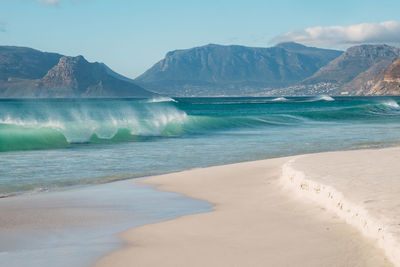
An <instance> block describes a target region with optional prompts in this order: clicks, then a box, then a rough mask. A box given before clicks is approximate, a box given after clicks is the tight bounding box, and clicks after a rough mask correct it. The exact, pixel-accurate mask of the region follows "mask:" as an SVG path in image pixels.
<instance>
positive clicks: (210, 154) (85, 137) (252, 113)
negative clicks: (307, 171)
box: [0, 96, 400, 196]
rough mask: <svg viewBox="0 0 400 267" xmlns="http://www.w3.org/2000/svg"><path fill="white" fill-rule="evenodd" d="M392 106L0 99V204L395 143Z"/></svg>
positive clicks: (324, 99)
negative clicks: (21, 196) (16, 197)
mask: <svg viewBox="0 0 400 267" xmlns="http://www.w3.org/2000/svg"><path fill="white" fill-rule="evenodd" d="M398 101H400V98H399V97H334V98H332V97H329V96H320V97H304V98H177V99H175V100H172V99H168V98H163V99H152V100H146V99H80V100H79V99H52V100H48V99H42V100H29V99H27V100H13V99H8V100H0V151H1V152H0V195H2V196H9V195H13V194H18V193H27V192H41V191H49V190H50V191H51V190H58V189H62V188H69V187H76V186H81V185H89V184H99V183H105V182H110V181H116V180H122V179H127V178H134V177H142V176H148V175H154V174H161V173H167V172H173V171H178V170H184V169H189V168H193V167H205V166H210V165H218V164H227V163H233V162H241V161H249V160H256V159H266V158H272V157H279V156H288V155H294V154H301V153H310V152H320V151H328V150H342V149H356V148H368V147H383V146H392V145H397V144H399V143H400V134H399V133H400V132H399V130H400V107H399V105H398Z"/></svg>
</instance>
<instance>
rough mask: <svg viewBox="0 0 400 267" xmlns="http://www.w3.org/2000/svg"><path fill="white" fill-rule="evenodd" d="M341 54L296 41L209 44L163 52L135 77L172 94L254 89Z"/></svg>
mask: <svg viewBox="0 0 400 267" xmlns="http://www.w3.org/2000/svg"><path fill="white" fill-rule="evenodd" d="M340 54H342V52H341V51H336V50H328V49H320V48H313V47H306V46H303V45H300V44H296V43H283V44H279V45H277V46H275V47H270V48H257V47H245V46H238V45H229V46H223V45H215V44H209V45H205V46H201V47H195V48H191V49H185V50H175V51H171V52H168V53H167V55H166V56H165V58H164V59H162V60H161V61H159V62H158V63H156V64H155V65H154V66H153V67H152V68H150V69H149V70H147V71H146V72H145V73H144V74H142V75H140V76H139V77H138V78H136V79H135V81H136V82H137V83H138V84H140V85H143V86H145V87H146V88H150V89H151V90H154V91H156V92H159V93H164V94H168V95H172V96H174V95H175V96H199V95H203V96H204V95H246V94H256V93H259V92H260V91H262V90H264V89H265V88H279V87H283V86H287V85H292V84H296V83H297V82H299V81H301V80H303V79H305V78H307V77H309V76H310V75H312V74H314V73H315V72H316V71H317V70H318V69H319V68H320V67H322V66H324V65H325V64H327V63H328V62H330V61H331V60H332V59H334V58H336V57H338V56H339V55H340Z"/></svg>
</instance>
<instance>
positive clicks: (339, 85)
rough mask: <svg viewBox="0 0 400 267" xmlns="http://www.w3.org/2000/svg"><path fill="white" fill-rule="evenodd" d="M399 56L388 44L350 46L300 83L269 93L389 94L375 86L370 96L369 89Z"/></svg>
mask: <svg viewBox="0 0 400 267" xmlns="http://www.w3.org/2000/svg"><path fill="white" fill-rule="evenodd" d="M399 56H400V50H399V49H398V48H395V47H391V46H388V45H360V46H353V47H350V48H348V49H347V50H346V51H345V52H344V53H343V54H342V55H341V56H339V57H337V58H336V59H334V60H332V61H331V62H329V63H328V64H327V65H326V66H324V67H322V68H321V69H319V70H318V71H317V72H316V73H315V74H313V75H312V76H310V77H309V78H307V79H305V80H304V81H302V82H300V83H299V84H297V85H295V86H291V87H287V88H280V89H275V90H272V91H270V92H268V93H269V94H279V95H315V94H330V95H368V94H389V91H388V90H386V89H383V87H382V88H381V89H382V90H383V91H382V90H381V91H380V92H378V90H377V87H375V89H374V92H373V93H372V91H370V90H372V87H373V85H375V84H376V83H377V82H378V80H380V79H383V75H384V74H383V73H386V72H385V70H386V69H387V68H389V67H390V66H391V65H392V63H393V62H394V61H395V60H396V59H398V58H399ZM381 84H382V85H383V83H381ZM378 87H379V86H378ZM385 90H386V91H385Z"/></svg>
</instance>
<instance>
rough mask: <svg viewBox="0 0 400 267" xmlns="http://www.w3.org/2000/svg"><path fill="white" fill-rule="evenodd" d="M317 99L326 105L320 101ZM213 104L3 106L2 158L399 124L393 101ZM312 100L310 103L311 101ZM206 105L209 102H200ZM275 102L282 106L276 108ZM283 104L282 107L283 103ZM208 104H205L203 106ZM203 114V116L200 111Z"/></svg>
mask: <svg viewBox="0 0 400 267" xmlns="http://www.w3.org/2000/svg"><path fill="white" fill-rule="evenodd" d="M317 99H320V100H318V101H321V99H322V101H321V102H318V101H317ZM256 100H257V99H248V100H246V101H244V100H243V102H240V101H242V100H240V99H237V100H235V101H236V102H237V104H235V105H239V104H240V105H241V107H240V109H238V108H237V107H236V106H233V105H232V100H231V99H228V100H226V101H223V102H221V100H220V99H218V100H207V101H208V104H207V105H209V107H207V110H209V111H208V112H207V113H203V112H202V109H201V108H200V109H199V107H198V106H196V105H195V103H194V102H193V101H194V100H190V101H192V102H190V103H189V104H188V103H187V102H185V101H188V100H184V99H183V100H182V101H179V102H175V100H173V99H169V98H165V99H163V98H161V99H158V100H157V101H155V100H150V101H147V100H146V102H143V101H142V100H141V101H133V100H95V101H94V100H79V101H78V100H68V101H65V100H64V101H61V100H60V101H54V100H53V101H48V102H43V103H41V102H37V101H33V102H29V101H28V102H25V101H15V102H7V101H6V102H2V105H1V106H0V152H1V151H14V150H33V149H52V148H63V147H67V146H70V145H77V144H99V143H114V142H128V141H143V140H149V139H152V138H159V137H176V136H182V135H193V134H212V133H213V132H215V131H224V130H231V129H238V128H255V127H286V126H294V125H304V124H309V123H315V122H324V123H331V122H335V123H337V122H343V121H346V120H356V121H359V120H376V119H378V120H380V119H381V118H382V116H385V117H386V118H389V119H390V118H392V119H396V120H397V119H398V118H397V116H400V106H399V105H398V103H397V102H396V101H394V100H391V99H386V100H383V101H380V102H360V103H358V102H357V103H356V102H354V104H353V103H352V104H351V105H346V104H345V103H344V104H343V103H340V101H335V102H331V103H329V104H328V103H324V102H325V101H331V100H329V98H328V97H327V96H324V97H322V96H320V97H317V98H313V101H309V103H306V101H297V100H296V101H292V100H291V99H290V101H289V100H288V99H286V98H275V99H272V100H273V101H271V98H270V99H269V104H268V103H267V102H266V101H263V100H262V99H261V100H259V101H256ZM309 100H310V99H309ZM198 101H206V100H202V99H201V100H198ZM273 102H278V103H279V105H275V104H274V103H273ZM280 102H282V103H280ZM199 103H202V102H199ZM199 110H200V111H201V112H200V111H199Z"/></svg>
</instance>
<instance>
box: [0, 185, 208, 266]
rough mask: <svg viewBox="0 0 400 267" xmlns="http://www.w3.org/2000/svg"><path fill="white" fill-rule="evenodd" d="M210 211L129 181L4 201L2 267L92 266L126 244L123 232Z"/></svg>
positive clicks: (0, 227)
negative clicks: (122, 240) (105, 255)
mask: <svg viewBox="0 0 400 267" xmlns="http://www.w3.org/2000/svg"><path fill="white" fill-rule="evenodd" d="M210 206H211V204H209V203H207V202H204V201H200V200H195V199H191V198H187V197H185V196H183V195H180V194H174V193H170V192H164V191H157V190H154V189H153V186H151V185H146V184H138V183H133V182H132V181H131V180H128V181H120V182H116V183H112V184H104V185H96V186H92V187H85V188H79V189H75V190H67V191H60V192H51V193H46V194H36V195H23V196H18V197H10V198H3V199H1V200H0V213H1V214H2V215H1V217H0V266H40V267H47V266H49V267H50V266H65V267H67V266H89V265H90V264H91V263H93V262H94V261H96V259H97V258H99V257H100V256H102V255H104V254H105V253H107V252H109V251H111V250H114V249H117V248H119V247H121V246H122V245H123V244H122V242H121V241H120V240H118V239H117V238H115V235H116V234H118V233H120V232H122V231H125V230H128V229H130V228H132V227H135V226H139V225H144V224H150V223H155V222H160V221H164V220H168V219H172V218H175V217H178V216H182V215H187V214H192V213H200V212H205V211H208V210H209V208H210ZM13 209H14V210H16V212H14V210H13ZM6 217H7V218H6Z"/></svg>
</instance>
